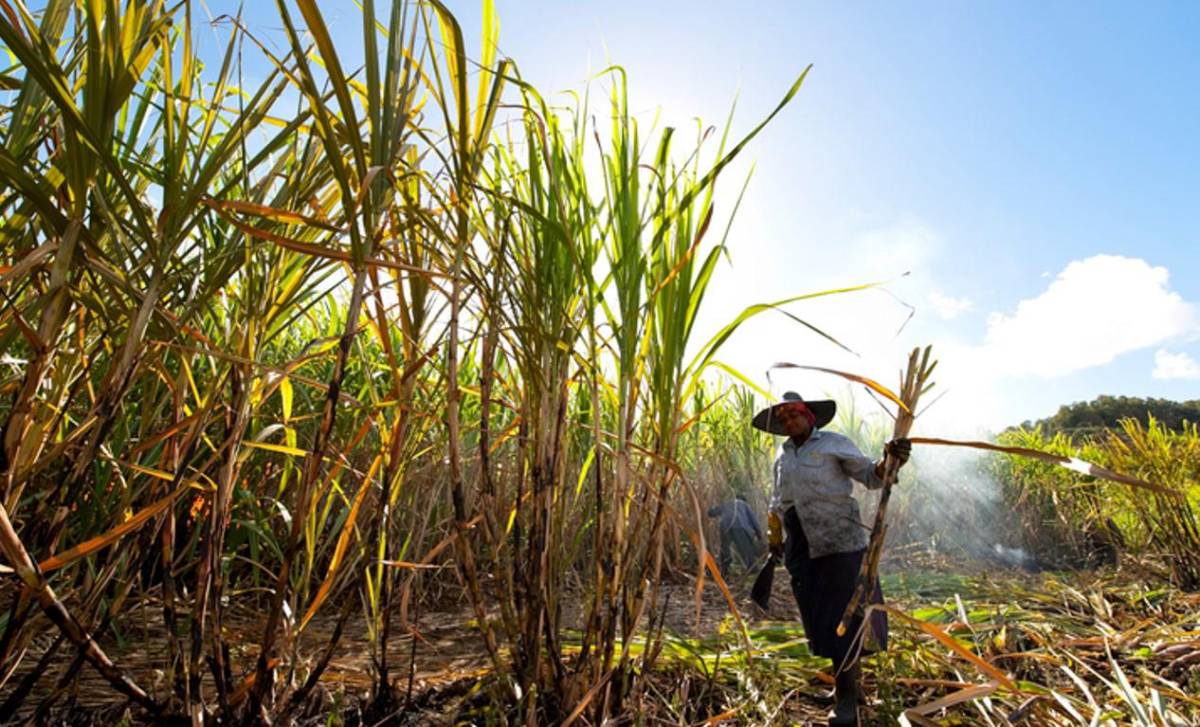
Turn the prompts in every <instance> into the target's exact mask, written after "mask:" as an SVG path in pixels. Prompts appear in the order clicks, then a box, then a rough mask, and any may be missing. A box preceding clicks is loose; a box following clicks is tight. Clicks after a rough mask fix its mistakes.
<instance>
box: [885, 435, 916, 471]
mask: <svg viewBox="0 0 1200 727" xmlns="http://www.w3.org/2000/svg"><path fill="white" fill-rule="evenodd" d="M910 454H912V442H910V441H908V440H907V439H905V438H904V437H897V438H896V439H893V440H892V441H890V442H888V443H887V444H885V445H883V456H884V457H890V458H891V459H893V460H895V461H896V468H897V469H899V468H900V467H903V466H904V463H905V462H907V461H908V456H909V455H910Z"/></svg>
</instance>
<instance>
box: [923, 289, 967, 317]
mask: <svg viewBox="0 0 1200 727" xmlns="http://www.w3.org/2000/svg"><path fill="white" fill-rule="evenodd" d="M926 297H927V298H928V300H929V305H930V306H932V307H933V312H934V313H936V314H937V316H938V317H939V318H941V319H942V320H946V321H948V320H952V319H954V318H957V317H958V316H959V315H961V314H963V313H966V312H967V311H969V310H971V306H972V303H971V300H970V299H969V298H955V297H953V296H949V295H943V294H942V293H939V292H938V291H936V290H931V291H930V292H929V295H928V296H926Z"/></svg>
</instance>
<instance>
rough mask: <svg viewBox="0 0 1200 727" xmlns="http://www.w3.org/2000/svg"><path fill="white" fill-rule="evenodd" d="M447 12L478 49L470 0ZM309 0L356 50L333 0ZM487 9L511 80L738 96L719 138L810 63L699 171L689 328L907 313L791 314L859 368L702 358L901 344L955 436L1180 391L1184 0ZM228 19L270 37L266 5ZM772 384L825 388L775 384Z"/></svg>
mask: <svg viewBox="0 0 1200 727" xmlns="http://www.w3.org/2000/svg"><path fill="white" fill-rule="evenodd" d="M220 5H221V3H212V4H210V7H211V8H212V9H213V11H214V12H220V10H219V6H220ZM450 6H451V8H452V9H453V10H454V11H455V12H456V13H457V15H458V16H459V19H460V21H461V22H462V23H463V25H464V28H465V30H466V32H467V34H468V37H469V38H470V39H471V40H469V43H470V44H471V46H472V47H477V39H478V20H479V15H480V5H479V4H478V3H475V2H466V3H464V2H451V3H450ZM323 7H325V8H326V9H327V12H328V14H329V15H330V17H331V18H332V19H333V24H334V29H335V33H337V34H339V35H340V36H341V37H342V39H343V41H344V45H345V47H346V48H347V49H349V48H351V47H352V45H358V44H359V41H358V40H357V35H358V33H359V32H360V31H359V26H358V25H357V23H358V21H357V10H356V8H355V6H354V5H353V3H351V2H349V0H344V1H342V0H339V2H328V3H324V5H323ZM496 7H497V10H498V13H499V16H500V23H501V25H500V48H501V51H502V52H503V53H505V54H507V55H509V56H511V57H512V58H514V59H515V60H516V62H517V63H518V65H519V67H520V69H521V72H522V74H523V75H524V76H525V78H526V79H528V80H530V81H532V82H533V83H534V84H535V85H537V86H538V87H540V88H542V89H543V90H544V91H551V90H555V89H568V88H569V89H579V88H580V87H581V85H582V84H583V83H584V81H585V80H586V79H587V78H588V75H589V73H590V72H593V71H595V70H598V69H599V68H602V67H604V66H605V65H607V64H608V63H609V62H615V63H619V64H621V65H622V66H624V67H625V68H626V70H627V71H628V73H629V79H630V92H631V99H632V105H633V107H634V108H635V109H637V110H639V111H641V112H642V113H643V114H644V116H645V119H646V123H649V121H650V119H651V118H652V116H653V114H654V112H655V111H656V110H658V111H660V112H661V114H662V116H663V118H664V119H665V120H666V122H668V123H678V124H683V123H687V120H688V119H689V118H691V117H693V116H699V117H701V118H703V119H705V120H706V121H710V122H721V121H723V120H724V118H725V116H726V114H727V113H728V110H729V107H730V103H731V101H732V100H733V98H734V96H735V95H737V96H738V99H739V100H738V111H737V116H736V117H735V128H734V132H735V134H736V133H737V132H739V131H742V132H744V131H745V130H747V129H748V128H749V127H750V125H751V124H752V123H754V122H756V121H757V120H758V119H759V118H761V117H762V116H763V115H764V114H766V113H767V112H768V111H769V110H770V109H771V108H772V107H773V106H774V105H775V104H776V103H777V102H778V99H779V98H780V96H781V95H782V94H783V93H784V92H785V90H786V89H787V87H788V86H789V85H790V83H791V82H792V80H793V79H794V78H795V77H796V75H797V74H798V73H799V72H800V71H801V70H802V69H803V68H804V67H805V66H806V65H807V64H809V63H812V64H813V66H814V67H813V70H812V72H811V74H810V76H809V78H808V80H807V81H806V83H805V85H804V87H803V88H802V90H801V92H800V94H799V96H798V97H797V98H796V100H795V101H794V102H793V103H792V105H791V106H789V107H788V108H787V109H786V110H785V111H784V113H783V114H781V116H780V117H779V118H778V119H777V120H776V121H775V122H774V123H773V124H772V126H770V127H769V128H768V129H767V131H766V132H764V134H763V135H762V136H761V137H759V139H757V140H756V141H755V142H754V144H753V145H752V146H751V147H750V149H749V151H748V158H747V160H746V162H745V163H744V164H741V165H740V166H737V167H735V168H733V169H731V170H730V174H728V175H727V178H726V179H725V180H724V181H723V183H722V187H721V190H720V192H721V194H719V196H718V204H723V205H724V206H725V208H728V207H729V206H731V205H732V200H733V197H734V196H735V195H736V192H737V188H738V187H739V186H740V182H741V178H742V177H743V176H744V175H745V173H746V172H747V171H748V170H749V165H750V163H751V162H754V164H755V172H754V178H753V180H752V182H751V185H750V189H749V192H748V194H747V199H746V202H745V203H744V205H743V208H742V210H741V212H740V213H739V215H738V219H737V220H736V222H735V224H734V228H733V233H732V235H731V239H730V242H731V254H732V258H733V266H732V267H728V268H725V269H722V270H721V272H720V274H719V276H718V278H717V279H716V280H715V282H714V285H715V286H716V288H715V290H714V292H713V294H712V295H711V296H710V300H708V301H706V305H707V306H709V308H708V310H707V312H706V314H705V317H704V321H703V325H704V326H705V327H706V328H708V329H709V330H714V329H715V328H716V327H717V326H718V325H720V323H722V322H723V321H724V320H726V319H728V318H729V317H731V316H732V315H734V314H736V312H737V311H738V310H740V309H741V308H742V307H743V306H745V305H748V304H750V303H754V302H760V301H765V300H772V299H778V298H783V297H785V296H788V295H794V294H797V293H801V292H806V291H810V290H817V289H821V288H825V287H831V286H835V285H844V284H852V283H857V282H864V281H866V280H871V279H878V278H879V277H885V278H890V277H894V276H895V275H897V274H899V273H900V272H902V271H905V270H909V271H911V275H910V276H909V277H907V278H905V279H904V280H903V281H900V282H898V283H896V284H894V285H892V286H891V287H890V290H891V291H892V292H893V293H894V294H895V295H896V296H897V297H898V298H900V299H902V300H904V301H905V302H907V303H909V304H911V305H913V306H914V307H915V308H916V315H915V317H914V320H913V321H912V322H911V323H909V324H908V326H907V327H906V328H905V329H904V331H903V333H901V334H900V335H899V336H896V335H895V331H896V328H897V327H898V326H899V324H900V322H902V321H903V320H904V318H905V316H906V315H907V314H908V311H907V309H905V308H903V307H901V306H900V305H898V304H897V303H895V301H894V300H893V299H892V298H891V297H889V296H888V295H886V294H880V293H873V294H857V295H856V296H854V299H853V300H851V299H850V297H846V298H843V299H840V300H836V301H835V300H829V301H826V302H825V303H821V304H814V305H810V306H797V307H795V308H793V312H795V313H796V314H798V315H801V316H802V317H806V318H808V319H810V320H812V321H813V322H814V323H816V324H818V325H820V326H821V327H823V328H825V329H827V330H829V331H830V332H831V333H834V334H835V335H838V336H839V337H841V338H843V340H845V341H846V342H847V343H848V344H850V345H851V347H852V348H854V349H855V350H856V351H857V352H858V353H859V354H860V356H858V357H847V356H844V355H842V354H839V353H838V352H837V351H836V350H834V349H833V348H832V347H830V346H828V345H826V344H823V343H821V342H820V341H819V340H818V339H815V338H814V337H812V336H810V335H805V334H803V333H802V332H801V331H800V330H799V329H797V328H796V326H795V325H794V324H789V323H788V322H786V320H785V319H784V318H783V317H782V316H776V317H764V318H763V319H761V320H759V321H758V322H756V323H754V324H753V325H750V326H748V327H747V328H746V329H744V330H743V331H742V332H741V333H739V334H738V336H737V337H736V338H735V339H734V340H733V341H732V342H731V346H730V347H729V349H728V350H727V351H726V352H725V354H724V355H723V358H724V359H725V360H727V361H729V362H730V363H731V364H733V365H735V366H737V367H738V368H740V369H742V370H743V371H745V372H746V373H747V374H748V375H750V376H752V377H753V378H755V379H757V380H759V381H761V382H763V383H764V384H765V383H766V381H765V375H764V371H765V370H766V368H767V366H769V365H770V364H771V363H773V362H775V361H781V360H786V361H794V362H800V363H817V364H826V365H836V366H841V367H846V368H852V369H854V370H856V371H858V372H860V373H864V374H867V375H875V376H879V377H880V378H881V379H882V380H883V381H884V382H885V383H890V382H891V380H892V379H893V378H894V373H893V372H894V370H895V369H896V368H897V367H898V366H899V364H900V359H899V356H900V355H901V354H902V353H903V352H904V351H905V350H907V349H908V348H909V347H911V346H912V345H916V344H923V343H933V344H934V345H935V348H936V349H938V350H940V352H941V358H942V360H943V367H944V369H945V373H944V374H943V376H944V381H945V383H946V384H947V388H949V390H950V393H949V394H947V396H946V399H945V400H944V401H945V403H944V404H939V408H940V409H941V412H942V414H941V418H942V419H943V420H944V421H945V422H946V423H947V424H949V423H952V422H957V423H958V424H959V425H961V426H963V427H965V428H969V427H971V426H975V425H981V426H985V427H998V426H1003V425H1005V424H1008V423H1014V422H1019V421H1021V420H1023V419H1026V418H1037V417H1040V416H1044V415H1047V414H1050V413H1052V412H1053V411H1054V410H1055V409H1056V408H1057V406H1058V405H1059V404H1062V403H1066V402H1070V401H1075V400H1080V399H1087V398H1092V397H1094V396H1096V395H1098V394H1103V393H1107V394H1127V395H1136V396H1162V397H1169V398H1177V399H1185V398H1198V397H1200V365H1197V364H1196V361H1197V360H1200V244H1198V239H1197V238H1198V237H1200V205H1197V204H1196V197H1197V192H1198V191H1200V135H1198V134H1197V130H1198V129H1200V84H1197V83H1196V79H1197V78H1200V43H1197V42H1195V38H1196V37H1197V34H1198V33H1200V5H1197V4H1195V3H1178V4H1134V3H1125V4H1116V3H1087V4H1084V3H1032V2H1029V3H1000V2H970V3H967V2H930V3H819V4H817V3H800V2H764V1H759V0H756V2H753V3H730V2H722V3H716V2H697V1H695V0H693V1H691V2H677V1H675V0H670V1H664V0H656V1H655V2H649V3H647V2H637V3H635V2H627V1H624V0H608V1H606V2H590V1H583V0H575V1H573V2H516V1H507V0H497V3H496ZM250 21H251V24H252V26H253V25H254V24H255V23H259V24H260V27H261V28H262V29H264V30H265V29H268V28H270V27H276V26H278V21H277V20H275V19H274V9H273V4H267V3H263V4H262V5H261V6H256V7H255V9H254V10H253V11H252V12H251V14H250ZM339 45H342V44H341V43H340V44H339ZM773 385H774V389H775V390H776V391H777V392H778V391H779V390H781V389H782V388H785V387H786V388H799V389H801V390H802V391H805V392H814V391H816V392H817V393H819V392H820V391H823V390H831V391H836V390H837V389H838V388H839V387H838V385H837V384H835V383H834V382H831V381H829V380H828V379H819V378H815V377H808V376H801V375H797V374H786V375H785V374H782V373H781V374H778V375H776V376H775V378H774V382H773ZM808 395H810V396H812V395H814V394H812V393H810V394H808ZM932 415H933V412H931V416H932Z"/></svg>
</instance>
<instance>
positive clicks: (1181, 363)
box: [1151, 348, 1200, 379]
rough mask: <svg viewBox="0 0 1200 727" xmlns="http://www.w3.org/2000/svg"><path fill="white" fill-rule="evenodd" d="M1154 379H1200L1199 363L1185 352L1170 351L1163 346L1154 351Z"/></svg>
mask: <svg viewBox="0 0 1200 727" xmlns="http://www.w3.org/2000/svg"><path fill="white" fill-rule="evenodd" d="M1151 376H1153V377H1154V378H1156V379H1200V363H1196V359H1194V358H1192V357H1191V356H1189V355H1188V354H1186V353H1171V352H1169V351H1167V350H1166V349H1165V348H1160V349H1158V350H1157V351H1155V352H1154V373H1152V374H1151Z"/></svg>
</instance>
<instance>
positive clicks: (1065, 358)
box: [979, 255, 1200, 377]
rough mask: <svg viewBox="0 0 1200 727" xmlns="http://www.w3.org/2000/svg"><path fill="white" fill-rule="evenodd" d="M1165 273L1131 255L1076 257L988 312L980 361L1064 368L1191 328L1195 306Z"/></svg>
mask: <svg viewBox="0 0 1200 727" xmlns="http://www.w3.org/2000/svg"><path fill="white" fill-rule="evenodd" d="M1168 277H1169V273H1168V272H1167V269H1166V268H1163V267H1152V266H1151V265H1150V264H1149V263H1147V262H1146V261H1145V260H1141V259H1138V258H1128V257H1121V256H1117V255H1096V256H1093V257H1090V258H1086V259H1084V260H1075V261H1073V262H1071V263H1070V264H1068V265H1067V267H1066V268H1064V269H1063V271H1062V272H1060V273H1059V274H1058V276H1057V277H1055V279H1054V281H1053V282H1051V283H1050V285H1049V287H1047V288H1046V290H1045V291H1044V292H1042V293H1041V294H1040V295H1038V296H1036V297H1034V298H1029V299H1026V300H1023V301H1021V302H1020V303H1018V304H1017V307H1016V310H1015V311H1013V312H1012V313H1007V314H1004V313H993V314H992V315H991V316H990V317H989V319H988V330H987V334H986V336H985V339H984V345H983V346H982V348H981V350H980V351H979V353H980V354H981V361H980V363H985V362H986V364H987V365H989V366H990V367H991V368H993V369H994V370H995V371H996V372H997V373H1000V374H1002V375H1011V376H1018V375H1034V376H1042V377H1054V376H1063V375H1065V374H1070V373H1072V372H1075V371H1079V370H1082V369H1086V368H1091V367H1093V366H1100V365H1103V364H1106V363H1108V362H1110V361H1112V360H1113V359H1114V358H1115V357H1117V356H1118V355H1120V354H1123V353H1127V352H1130V351H1136V350H1139V349H1144V348H1147V347H1150V346H1154V345H1157V344H1161V343H1163V342H1165V341H1168V340H1171V339H1174V338H1178V337H1180V336H1183V335H1185V334H1188V333H1191V332H1194V331H1196V330H1197V329H1198V328H1200V315H1198V313H1197V310H1196V306H1194V305H1192V304H1190V303H1188V302H1187V301H1185V300H1183V298H1181V297H1180V296H1179V294H1178V293H1176V292H1174V291H1173V290H1171V289H1170V287H1169V286H1168V283H1167V281H1168Z"/></svg>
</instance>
